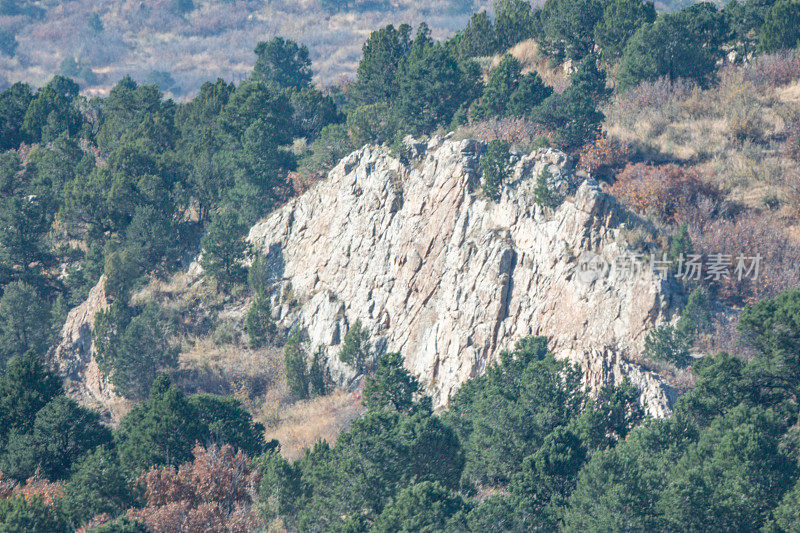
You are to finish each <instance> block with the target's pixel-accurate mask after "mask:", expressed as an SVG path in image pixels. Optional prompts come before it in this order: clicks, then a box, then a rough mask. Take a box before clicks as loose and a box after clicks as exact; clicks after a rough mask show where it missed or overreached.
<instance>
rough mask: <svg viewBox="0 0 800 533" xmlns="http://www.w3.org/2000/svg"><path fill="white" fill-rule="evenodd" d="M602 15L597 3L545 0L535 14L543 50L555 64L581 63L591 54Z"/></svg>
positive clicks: (593, 1)
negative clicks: (595, 32) (538, 23)
mask: <svg viewBox="0 0 800 533" xmlns="http://www.w3.org/2000/svg"><path fill="white" fill-rule="evenodd" d="M602 15H603V4H602V3H601V2H599V1H598V0H546V1H545V3H544V6H542V11H541V13H540V14H539V18H540V21H541V35H542V39H541V41H542V44H543V47H544V50H545V51H546V52H547V53H548V54H550V55H552V56H554V57H555V58H556V60H557V61H563V60H565V59H573V60H580V59H583V58H584V57H586V55H587V54H589V53H590V52H591V51H592V48H593V46H594V27H595V25H597V23H598V22H599V21H600V19H601V17H602Z"/></svg>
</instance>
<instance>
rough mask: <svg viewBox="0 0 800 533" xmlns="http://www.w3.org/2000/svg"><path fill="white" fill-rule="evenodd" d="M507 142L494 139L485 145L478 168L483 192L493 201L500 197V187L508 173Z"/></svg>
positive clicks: (508, 155)
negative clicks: (484, 151) (481, 178)
mask: <svg viewBox="0 0 800 533" xmlns="http://www.w3.org/2000/svg"><path fill="white" fill-rule="evenodd" d="M509 157H510V154H509V151H508V143H507V142H506V141H503V140H499V139H496V140H494V141H491V142H490V143H489V145H488V146H487V147H486V153H485V154H484V155H483V157H481V162H480V165H479V166H480V170H481V176H482V177H483V194H485V195H486V197H487V198H489V199H490V200H494V201H495V202H496V201H498V200H499V199H500V187H501V186H502V184H503V180H505V179H506V176H507V175H508V159H509Z"/></svg>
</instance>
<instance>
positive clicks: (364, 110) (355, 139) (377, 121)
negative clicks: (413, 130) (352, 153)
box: [347, 102, 399, 148]
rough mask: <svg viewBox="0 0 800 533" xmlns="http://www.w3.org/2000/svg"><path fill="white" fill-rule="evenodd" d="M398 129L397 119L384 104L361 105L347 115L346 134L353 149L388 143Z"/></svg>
mask: <svg viewBox="0 0 800 533" xmlns="http://www.w3.org/2000/svg"><path fill="white" fill-rule="evenodd" d="M398 128H399V124H398V123H397V117H396V116H395V115H394V114H393V113H392V110H391V108H390V107H389V104H387V103H385V102H379V103H377V104H370V105H363V106H361V107H357V108H356V109H354V110H352V111H351V112H350V113H348V114H347V132H348V135H349V136H350V144H351V145H352V146H353V147H354V148H360V147H361V146H364V145H365V144H370V143H377V144H382V143H385V142H387V141H390V140H392V139H393V138H394V136H395V134H396V133H397V130H398Z"/></svg>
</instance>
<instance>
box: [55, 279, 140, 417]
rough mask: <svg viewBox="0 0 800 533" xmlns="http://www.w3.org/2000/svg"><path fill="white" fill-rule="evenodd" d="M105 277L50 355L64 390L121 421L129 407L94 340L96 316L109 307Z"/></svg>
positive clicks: (70, 319)
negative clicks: (99, 357) (101, 360)
mask: <svg viewBox="0 0 800 533" xmlns="http://www.w3.org/2000/svg"><path fill="white" fill-rule="evenodd" d="M104 287H105V276H103V277H101V278H100V281H99V282H98V283H97V285H95V286H94V288H92V290H91V291H90V292H89V296H88V298H87V299H86V300H85V301H84V302H83V303H82V304H80V305H79V306H78V307H75V308H74V309H72V310H71V311H70V312H69V314H68V315H67V320H66V322H65V323H64V326H63V327H62V328H61V334H60V337H59V339H60V341H59V343H58V344H57V345H56V346H55V347H54V348H53V349H52V350H51V351H50V353H49V354H48V362H49V364H50V366H51V367H52V368H53V370H55V371H57V372H58V373H59V374H60V375H61V376H62V377H63V378H64V389H65V392H66V393H67V394H68V395H70V396H71V397H73V398H75V399H77V400H78V401H80V402H81V403H83V404H84V405H89V406H93V407H96V408H97V409H98V410H99V411H100V412H101V413H103V415H104V416H105V417H106V418H107V421H109V422H115V421H118V420H119V419H120V418H122V416H123V415H124V414H125V413H126V412H127V411H128V410H129V409H130V406H129V404H128V402H126V401H125V400H124V399H123V398H121V397H120V396H118V395H117V394H116V393H115V392H114V388H113V386H112V385H111V382H110V381H109V379H108V376H106V375H104V374H103V373H102V372H101V371H100V368H99V367H98V365H97V360H96V359H95V349H94V345H93V342H92V329H93V328H94V318H95V316H96V315H97V313H99V312H100V311H103V310H105V309H107V308H108V300H107V299H106V294H105V290H104Z"/></svg>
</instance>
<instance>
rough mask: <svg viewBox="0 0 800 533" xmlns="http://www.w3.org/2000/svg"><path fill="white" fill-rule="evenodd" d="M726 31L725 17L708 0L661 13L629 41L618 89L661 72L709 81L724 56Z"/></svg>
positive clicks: (655, 76) (620, 70) (669, 76)
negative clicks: (671, 11) (668, 12)
mask: <svg viewBox="0 0 800 533" xmlns="http://www.w3.org/2000/svg"><path fill="white" fill-rule="evenodd" d="M724 35H725V21H724V19H723V17H722V15H721V14H720V13H718V12H717V11H716V8H715V7H713V5H712V4H710V3H709V2H702V3H699V4H695V5H694V6H692V7H689V8H686V9H684V10H683V11H680V12H678V13H672V14H668V15H661V16H659V17H658V18H657V19H656V21H655V22H654V23H653V24H644V25H643V26H641V27H640V28H639V29H638V30H637V31H636V33H634V34H633V36H632V37H631V39H630V40H629V41H628V44H627V45H626V47H625V51H624V53H623V55H622V61H621V63H620V68H619V71H618V73H617V85H618V87H619V90H624V89H626V88H628V87H632V86H634V85H636V84H637V83H639V82H641V81H645V80H655V79H657V78H660V77H662V76H666V77H668V78H669V79H671V80H674V79H676V78H688V79H694V80H697V81H699V82H701V83H704V82H707V81H708V79H709V77H710V76H711V75H712V74H713V72H714V70H715V67H716V63H717V60H718V59H719V58H721V57H722V50H721V44H722V41H723V39H724Z"/></svg>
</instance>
